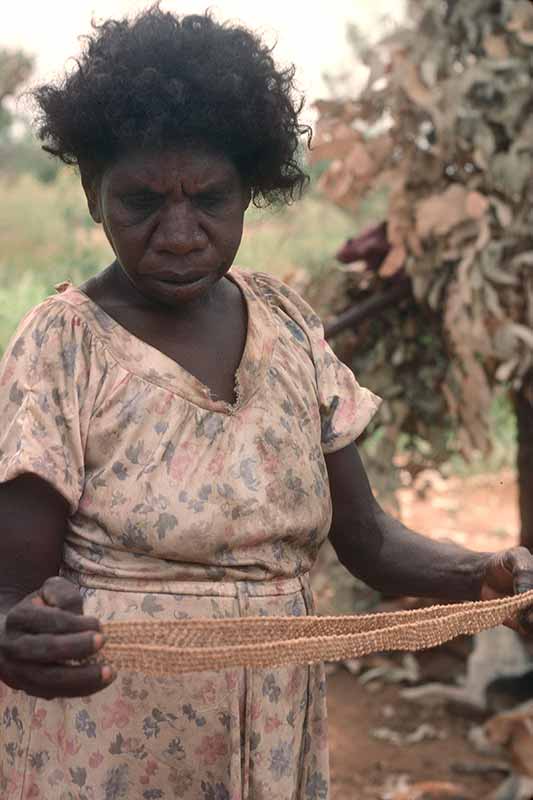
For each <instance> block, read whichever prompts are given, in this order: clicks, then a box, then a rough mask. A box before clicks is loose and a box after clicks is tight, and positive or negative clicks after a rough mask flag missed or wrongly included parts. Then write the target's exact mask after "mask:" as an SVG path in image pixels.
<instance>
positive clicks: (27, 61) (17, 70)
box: [0, 48, 34, 135]
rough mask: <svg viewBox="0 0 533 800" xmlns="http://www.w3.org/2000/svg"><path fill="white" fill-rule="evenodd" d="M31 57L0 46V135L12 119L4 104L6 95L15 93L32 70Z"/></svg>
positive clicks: (10, 95) (9, 95)
mask: <svg viewBox="0 0 533 800" xmlns="http://www.w3.org/2000/svg"><path fill="white" fill-rule="evenodd" d="M33 66H34V64H33V58H31V57H30V56H28V55H26V53H23V52H22V50H6V49H5V48H0V135H1V134H2V132H3V131H4V132H5V131H6V129H7V128H8V127H9V125H10V123H11V121H12V115H11V113H10V112H9V111H8V109H7V108H6V106H5V101H6V100H7V98H8V97H13V96H15V95H16V93H17V91H18V90H19V88H20V87H21V86H22V84H23V83H24V82H25V81H26V80H27V79H28V78H29V77H30V75H31V73H32V70H33Z"/></svg>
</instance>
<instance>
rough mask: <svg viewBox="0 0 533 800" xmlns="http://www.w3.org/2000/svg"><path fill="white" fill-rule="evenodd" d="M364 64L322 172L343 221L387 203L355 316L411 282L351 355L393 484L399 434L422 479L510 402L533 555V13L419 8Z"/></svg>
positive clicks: (511, 3)
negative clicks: (374, 399)
mask: <svg viewBox="0 0 533 800" xmlns="http://www.w3.org/2000/svg"><path fill="white" fill-rule="evenodd" d="M363 58H364V60H365V62H366V64H367V66H368V68H369V71H370V72H369V77H368V81H367V84H366V86H365V87H364V89H363V90H362V91H361V93H360V94H359V95H358V96H356V97H355V98H353V99H352V100H348V101H334V100H333V101H321V102H319V103H317V109H318V112H319V121H318V124H317V134H316V139H315V145H314V153H313V158H314V160H315V161H317V160H319V161H324V160H328V161H329V167H328V169H327V170H326V171H325V172H324V173H323V175H322V177H321V180H320V184H321V186H322V189H323V190H324V191H325V192H326V194H327V195H328V196H329V197H330V198H331V199H332V200H333V201H334V202H336V203H337V204H339V205H340V206H342V207H343V208H346V209H348V210H356V209H357V207H358V205H359V203H360V202H361V200H362V198H363V197H364V196H365V195H366V194H367V193H368V192H369V191H370V190H375V189H376V187H382V188H383V189H384V190H385V191H386V192H387V195H388V200H387V211H386V228H385V230H386V239H387V243H388V247H387V254H386V257H385V258H384V259H382V260H381V261H380V262H379V264H378V267H377V269H370V268H366V269H364V270H362V271H360V272H354V273H352V275H351V278H347V279H346V280H347V281H348V283H349V284H350V287H349V289H350V293H351V297H352V301H353V300H361V299H366V300H368V298H369V297H370V296H372V295H374V294H375V293H383V291H384V290H385V291H388V288H387V287H390V285H391V283H392V284H393V285H394V284H397V283H398V281H400V280H402V279H405V277H407V278H409V280H410V285H411V288H412V294H411V295H410V296H407V297H404V299H403V300H397V301H396V302H395V305H394V307H391V308H388V309H385V310H381V312H380V314H379V316H373V317H372V318H367V320H366V322H365V323H364V324H363V325H362V326H360V327H359V328H358V332H357V346H354V344H355V343H354V342H353V341H352V342H351V345H347V344H346V342H345V343H344V345H343V346H344V351H345V352H344V354H345V356H346V357H348V358H349V360H350V361H351V363H352V365H353V368H354V371H356V372H357V373H358V375H359V376H361V377H362V378H364V379H365V380H366V381H367V382H368V383H369V384H370V385H371V386H372V388H374V389H375V390H377V391H378V392H381V393H382V394H383V395H384V396H385V404H384V406H385V408H384V415H383V416H382V419H381V423H380V424H381V426H382V428H383V436H382V445H381V451H382V461H383V465H384V468H386V470H387V471H390V463H391V456H392V454H393V453H394V451H395V448H396V447H397V442H398V440H399V436H400V435H401V434H403V435H404V438H406V439H407V441H408V444H409V446H410V448H411V461H412V466H413V468H416V466H417V465H420V464H423V463H424V462H425V463H429V462H435V461H437V462H438V461H439V460H444V458H446V457H447V456H448V455H449V453H450V452H451V451H452V450H454V449H457V448H458V449H460V450H461V451H462V452H463V453H465V454H471V453H472V452H473V451H487V449H488V448H489V446H490V442H489V436H488V424H487V421H488V411H489V407H490V404H491V400H492V397H493V395H494V392H495V390H497V388H498V387H504V386H505V387H509V388H510V390H511V392H512V393H513V396H514V401H515V408H516V417H517V423H518V450H519V454H518V467H519V472H520V477H519V483H520V505H521V512H522V525H523V530H522V541H523V543H524V544H526V545H528V546H529V547H531V548H532V549H533V505H532V503H533V493H532V492H531V489H530V487H531V485H532V483H531V481H532V480H533V203H532V200H533V182H532V181H531V176H532V174H533V171H532V167H533V144H532V143H533V94H532V92H531V86H532V78H533V5H532V4H531V3H529V2H527V1H526V0H469V2H468V3H463V2H460V0H412V2H410V4H409V6H408V22H407V23H406V24H405V25H403V26H402V27H400V28H398V29H397V30H396V31H394V32H393V33H392V34H390V35H388V36H386V37H385V38H384V39H383V40H382V41H381V42H380V43H379V44H378V46H373V47H372V49H371V50H368V51H367V52H366V53H363Z"/></svg>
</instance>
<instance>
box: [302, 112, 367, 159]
mask: <svg viewBox="0 0 533 800" xmlns="http://www.w3.org/2000/svg"><path fill="white" fill-rule="evenodd" d="M362 141H363V137H362V136H361V134H360V133H359V132H358V131H356V130H355V129H354V128H352V127H351V126H350V125H348V124H347V123H346V122H338V121H336V120H331V119H325V120H320V121H319V122H318V123H317V126H316V131H315V135H314V138H313V146H312V149H311V152H310V160H311V163H316V162H317V161H330V160H332V159H339V158H346V157H347V156H348V155H349V154H350V151H351V149H352V148H353V146H354V145H355V144H357V143H360V142H362Z"/></svg>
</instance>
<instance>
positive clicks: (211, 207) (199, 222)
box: [84, 146, 250, 307]
mask: <svg viewBox="0 0 533 800" xmlns="http://www.w3.org/2000/svg"><path fill="white" fill-rule="evenodd" d="M84 186H85V190H86V193H87V199H88V202H89V208H90V211H91V215H92V217H93V219H94V220H95V221H96V222H101V223H102V226H103V228H104V230H105V233H106V236H107V238H108V240H109V243H110V245H111V247H112V248H113V251H114V253H115V255H116V258H117V261H118V263H119V264H120V266H121V267H122V269H123V270H124V272H125V273H126V274H127V276H128V277H129V279H130V281H131V283H132V284H133V285H134V286H135V288H136V289H137V290H138V291H139V292H141V294H142V295H143V296H145V297H146V298H147V299H149V300H151V301H155V302H156V303H160V304H163V305H165V306H171V307H172V306H179V305H182V304H183V303H186V302H188V301H191V300H196V299H199V298H200V297H201V296H203V295H206V296H207V295H208V294H209V291H210V289H211V288H212V287H213V286H214V285H215V284H216V283H217V281H219V280H220V278H222V276H223V275H225V273H226V272H227V271H228V270H229V268H230V267H231V265H232V263H233V260H234V258H235V255H236V253H237V250H238V248H239V244H240V241H241V237H242V227H243V220H244V212H245V211H246V208H247V206H248V204H249V202H250V192H249V190H248V189H247V188H246V187H245V186H244V185H243V182H242V180H241V178H240V176H239V173H238V172H237V169H236V167H235V166H234V165H233V163H232V162H231V161H230V160H229V159H228V158H226V157H225V156H224V155H221V154H218V153H216V152H214V151H211V150H209V149H204V148H202V147H192V146H191V147H182V148H179V149H171V150H164V151H158V152H154V153H147V152H145V151H144V152H143V151H135V152H133V153H128V155H127V156H124V157H123V158H121V159H120V160H119V161H117V162H115V163H114V164H113V165H112V166H110V167H108V168H107V169H106V170H105V171H104V172H103V173H102V174H101V175H100V177H99V178H98V179H97V180H95V181H94V183H93V184H92V185H91V186H88V185H87V183H86V182H85V181H84Z"/></svg>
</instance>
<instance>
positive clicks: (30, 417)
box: [0, 297, 91, 513]
mask: <svg viewBox="0 0 533 800" xmlns="http://www.w3.org/2000/svg"><path fill="white" fill-rule="evenodd" d="M90 347H91V340H90V332H88V330H87V328H86V327H85V325H84V323H83V322H81V321H80V320H79V319H78V318H77V317H76V315H75V313H74V312H73V310H72V309H71V307H70V306H68V305H67V304H66V303H63V302H61V301H60V300H59V299H57V298H53V297H52V298H49V299H47V300H45V301H44V302H43V303H41V304H40V305H39V306H37V307H36V308H34V309H32V310H31V311H30V312H29V313H28V314H27V315H26V316H25V317H24V318H23V320H22V322H21V323H20V325H19V327H18V329H17V331H16V333H15V335H14V336H13V338H12V339H11V341H10V343H9V345H8V348H7V350H6V352H5V353H4V356H3V358H2V361H1V362H0V414H1V417H0V418H1V427H0V483H4V482H6V481H10V480H12V479H13V478H16V477H18V476H19V475H22V474H24V473H31V474H34V475H37V476H39V477H41V478H43V479H44V480H46V481H47V482H48V483H50V484H51V485H52V486H53V487H54V488H55V489H56V490H57V491H58V492H60V493H61V494H62V495H63V496H64V497H65V498H66V500H67V501H68V503H69V506H70V511H71V513H74V512H75V510H76V508H77V506H78V503H79V500H80V497H81V494H82V491H83V485H84V451H85V439H86V434H87V427H88V420H89V417H90V413H91V409H90V408H89V405H90V397H89V395H90V392H89V391H88V388H89V359H90Z"/></svg>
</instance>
